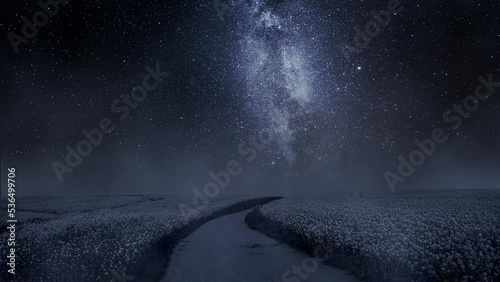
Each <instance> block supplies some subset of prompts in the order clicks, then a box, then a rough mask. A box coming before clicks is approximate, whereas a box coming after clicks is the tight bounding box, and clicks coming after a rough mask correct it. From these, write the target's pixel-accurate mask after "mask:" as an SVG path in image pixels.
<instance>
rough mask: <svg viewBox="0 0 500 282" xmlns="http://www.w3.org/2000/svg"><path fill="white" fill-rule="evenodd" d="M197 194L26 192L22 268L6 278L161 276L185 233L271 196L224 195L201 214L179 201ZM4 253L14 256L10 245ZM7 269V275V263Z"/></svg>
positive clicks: (20, 230)
mask: <svg viewBox="0 0 500 282" xmlns="http://www.w3.org/2000/svg"><path fill="white" fill-rule="evenodd" d="M191 201H192V196H181V195H172V196H149V195H148V196H100V197H86V198H50V199H49V198H25V199H23V198H18V199H17V201H16V204H17V213H16V216H17V219H18V227H17V230H16V235H17V242H16V244H18V246H17V248H18V250H16V255H17V256H18V260H17V259H16V260H17V262H18V264H17V266H16V275H15V279H12V277H14V276H8V277H5V278H0V281H123V280H124V279H125V280H126V279H129V278H131V277H134V279H135V280H136V281H138V280H141V281H142V280H145V279H147V280H148V281H149V280H156V278H158V277H161V276H162V272H163V271H164V270H165V269H166V266H167V264H168V257H169V255H170V252H171V250H172V248H173V246H174V245H175V243H176V242H177V241H178V240H179V239H181V238H182V237H183V236H185V235H186V234H188V233H189V232H191V231H192V230H194V229H195V228H196V227H198V226H199V225H201V224H203V223H204V222H206V221H208V220H210V219H212V218H214V217H217V216H220V215H222V214H225V213H228V212H232V211H234V210H244V209H248V208H250V207H251V206H252V205H255V204H260V203H265V202H267V201H268V200H266V199H258V198H254V197H234V196H233V197H229V196H220V197H218V198H216V199H214V200H212V202H211V203H210V205H209V206H207V207H206V208H204V209H203V210H202V211H201V212H200V213H197V214H190V215H189V216H186V215H182V214H181V213H180V211H179V208H178V205H179V204H180V203H190V202H191ZM1 204H2V207H5V206H6V202H5V201H2V203H1ZM5 221H6V219H5V218H2V219H1V224H2V229H1V232H2V233H0V235H1V237H2V241H3V242H5V240H6V238H7V233H6V228H5V226H4V225H5ZM0 253H1V256H2V258H5V257H6V253H7V250H6V244H1V245H0ZM2 261H3V259H2ZM0 268H1V269H2V271H1V272H2V275H3V274H6V271H5V270H4V269H3V268H5V264H4V263H2V266H1V267H0Z"/></svg>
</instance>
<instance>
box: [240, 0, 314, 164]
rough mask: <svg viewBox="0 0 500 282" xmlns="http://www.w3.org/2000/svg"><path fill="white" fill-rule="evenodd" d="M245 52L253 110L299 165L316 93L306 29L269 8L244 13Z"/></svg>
mask: <svg viewBox="0 0 500 282" xmlns="http://www.w3.org/2000/svg"><path fill="white" fill-rule="evenodd" d="M242 8H243V11H242V12H241V14H242V15H243V20H241V21H242V23H241V25H240V28H241V29H242V32H241V34H242V39H241V51H242V56H241V58H243V62H242V66H243V69H244V71H243V74H244V75H245V82H246V86H247V89H246V91H247V105H248V106H249V107H248V108H249V110H250V111H251V112H252V114H253V116H254V117H255V118H256V119H257V120H258V121H259V122H260V124H261V125H260V126H262V127H263V128H265V129H269V130H270V131H271V132H272V134H273V136H274V141H276V143H277V144H278V150H279V151H280V153H281V154H282V155H283V156H284V157H285V158H286V160H288V161H289V162H293V160H294V159H295V157H296V156H295V153H294V151H293V148H292V144H293V142H294V133H295V128H296V127H297V126H300V119H301V116H302V115H303V113H304V112H305V111H307V110H308V105H309V103H311V99H312V95H311V93H312V92H313V91H314V85H313V78H312V73H311V65H310V61H309V58H310V54H307V52H306V49H305V48H304V45H305V42H304V40H303V37H304V32H305V30H304V29H303V26H301V25H299V24H298V23H297V21H296V19H294V17H293V16H292V14H291V13H289V9H292V8H293V9H294V8H297V7H296V6H294V5H293V6H292V5H288V6H285V7H280V9H279V11H278V12H276V11H275V9H272V8H269V7H268V6H267V5H266V4H265V3H262V2H256V3H254V4H253V6H252V7H248V6H244V7H242Z"/></svg>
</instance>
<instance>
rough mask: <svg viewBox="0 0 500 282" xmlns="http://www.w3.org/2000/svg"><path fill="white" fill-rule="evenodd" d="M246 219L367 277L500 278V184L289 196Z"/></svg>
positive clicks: (275, 235) (309, 251) (396, 279)
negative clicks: (406, 191) (379, 194)
mask: <svg viewBox="0 0 500 282" xmlns="http://www.w3.org/2000/svg"><path fill="white" fill-rule="evenodd" d="M246 222H247V224H248V225H249V226H250V227H252V228H256V229H258V230H259V231H261V232H263V233H266V234H268V235H270V236H272V237H275V238H277V239H279V240H281V241H285V242H287V243H289V244H291V245H293V246H295V247H296V248H298V249H301V250H304V251H306V252H308V253H310V254H311V255H314V254H316V256H318V254H319V253H321V254H322V255H321V257H322V258H324V257H326V258H327V260H326V261H325V263H327V264H332V265H337V266H341V267H343V268H345V269H347V270H349V271H350V272H351V273H353V274H354V275H356V276H357V277H358V278H360V279H363V280H365V281H500V191H487V190H481V191H463V192H447V193H432V194H408V195H399V196H396V195H394V196H387V197H370V198H342V199H339V198H336V197H331V196H330V197H329V196H328V195H323V196H321V197H316V198H307V199H304V198H298V197H297V198H285V199H281V200H278V201H274V202H271V203H269V204H266V205H264V206H260V207H257V208H254V210H253V211H252V212H251V213H249V214H248V215H247V217H246ZM317 250H320V252H318V251H317ZM324 254H327V255H326V256H325V255H324ZM290 281H292V280H290Z"/></svg>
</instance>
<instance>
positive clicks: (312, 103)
mask: <svg viewBox="0 0 500 282" xmlns="http://www.w3.org/2000/svg"><path fill="white" fill-rule="evenodd" d="M388 2H389V1H381V0H375V1H360V0H357V1H324V0H323V1H320V0H311V1H305V0H291V1H271V0H269V1H265V0H263V1H257V0H252V1H250V0H240V1H233V2H231V1H222V0H221V1H215V2H214V1H176V0H169V1H159V0H156V1H128V0H123V1H113V0H112V1H81V0H70V1H69V2H68V3H67V4H65V5H62V4H61V5H60V10H59V11H58V13H57V14H56V15H55V16H54V17H53V18H50V20H49V22H48V24H47V25H46V26H44V27H40V28H39V32H38V33H37V34H36V35H35V36H34V37H33V38H32V39H30V40H29V42H28V43H26V44H20V45H19V52H18V53H16V52H14V51H13V48H12V46H11V43H10V41H9V39H8V36H7V35H8V34H9V33H10V32H14V33H17V34H22V33H21V28H22V27H23V24H24V23H23V21H22V17H23V16H25V17H27V18H28V19H32V17H33V15H34V14H35V13H36V12H37V11H39V10H41V8H40V6H38V4H37V1H31V0H30V1H8V2H6V3H4V4H3V6H2V10H1V11H0V31H1V34H2V36H3V39H2V40H1V41H0V42H1V43H0V89H1V90H2V93H1V98H0V129H1V131H0V132H1V133H0V134H1V136H0V137H1V139H0V141H1V154H0V164H1V169H2V173H4V171H6V168H7V167H12V166H14V167H16V168H17V170H18V181H19V185H20V187H22V188H19V193H20V194H21V195H54V194H58V195H59V194H71V195H76V194H86V193H179V192H186V191H191V189H192V188H193V187H202V186H203V185H204V184H205V183H207V182H208V181H210V178H209V176H208V175H209V172H210V171H215V172H217V171H220V170H223V169H225V167H226V164H227V163H228V161H230V160H236V161H238V162H239V163H240V164H241V166H242V168H243V172H242V173H241V175H238V176H236V177H234V179H232V180H231V183H230V186H229V187H228V188H226V189H227V192H228V193H232V192H234V193H240V192H242V193H262V194H282V195H288V194H296V193H309V192H328V191H337V190H346V189H347V190H383V191H387V190H388V188H387V184H386V180H385V178H384V177H383V173H384V171H387V170H393V171H394V170H396V169H397V165H398V155H403V156H408V154H409V153H410V152H411V151H412V150H414V149H415V148H416V146H415V144H414V139H416V138H420V139H425V138H429V137H430V135H431V132H432V130H433V129H434V128H437V127H441V128H446V129H447V134H448V135H449V140H448V141H447V142H446V143H445V144H440V145H439V146H438V148H437V150H436V153H435V154H433V155H432V156H431V157H430V158H429V159H428V160H427V161H426V162H425V163H424V164H423V165H422V166H421V167H419V168H418V169H417V171H416V173H415V174H414V175H413V176H412V177H411V178H410V179H408V180H407V181H406V182H405V183H404V184H401V188H400V189H452V188H456V189H463V188H498V185H497V183H498V181H499V180H500V179H499V176H498V170H499V168H500V145H499V144H500V142H499V141H500V124H499V123H498V120H499V118H500V107H499V105H500V104H499V103H500V98H499V97H498V96H499V95H492V96H491V97H490V98H489V99H488V100H487V101H484V102H481V105H480V107H479V109H478V110H477V111H475V112H474V113H473V114H472V117H471V118H469V119H466V120H464V124H463V126H462V127H461V128H459V129H458V130H456V131H454V130H448V128H449V125H447V124H446V123H445V122H443V119H442V115H443V112H445V111H446V110H447V109H450V108H452V107H453V104H454V103H456V102H457V101H461V100H463V99H464V98H465V97H467V96H469V95H471V94H473V93H474V89H475V87H476V86H477V85H478V83H479V82H478V80H477V77H478V76H479V75H483V76H487V75H488V74H494V73H496V74H497V75H496V76H495V77H497V78H500V47H499V46H500V21H499V20H500V4H499V3H498V2H497V1H493V0H490V1H487V0H481V1H471V0H468V1H431V2H429V1H423V0H415V1H401V6H402V7H403V8H404V9H403V10H402V12H401V13H399V14H397V15H392V17H391V22H390V23H389V25H388V26H387V27H384V28H383V29H382V30H381V32H380V34H379V35H378V36H376V37H374V38H372V39H371V42H370V43H369V45H368V46H367V47H366V48H363V50H362V52H360V53H357V54H354V55H352V56H351V58H350V59H349V60H348V59H347V58H346V57H345V56H344V54H343V52H342V48H341V46H342V44H343V43H347V44H350V45H354V37H355V35H356V31H355V27H360V28H361V29H364V27H365V25H366V23H368V22H369V21H372V20H373V17H372V16H371V15H370V12H371V11H380V10H382V9H387V7H388ZM214 3H215V6H214ZM215 7H217V8H215ZM157 65H159V66H160V69H161V70H162V71H164V72H168V73H169V76H168V77H166V78H164V79H163V81H162V83H161V84H160V85H159V87H158V88H157V89H155V90H153V91H151V92H150V93H149V94H148V96H147V98H146V99H145V100H144V101H142V102H141V103H139V105H138V106H137V108H135V109H133V110H131V113H130V116H129V117H128V118H126V119H124V120H121V121H120V122H117V124H116V130H115V131H113V132H112V133H110V134H107V135H105V138H104V140H103V142H102V144H100V145H99V146H97V147H95V148H94V149H93V151H92V153H91V154H90V155H89V156H87V157H84V158H83V162H82V164H81V165H80V166H78V167H77V168H75V169H74V171H73V172H71V173H67V174H64V181H62V182H59V181H58V179H57V177H56V176H55V174H54V170H53V168H52V166H51V165H52V163H53V162H54V161H58V162H61V163H64V156H65V155H66V153H67V151H66V149H65V148H66V146H70V147H73V148H74V147H75V146H76V144H77V143H78V142H79V141H81V140H84V136H83V135H82V133H81V131H82V130H91V129H93V128H97V127H98V125H99V121H100V120H102V119H103V118H110V119H113V120H117V114H116V113H113V112H112V111H111V108H110V105H111V104H112V103H113V101H114V100H116V99H118V98H120V95H123V94H129V93H130V91H131V89H132V88H133V87H134V86H136V85H140V84H141V83H142V79H143V76H144V75H145V74H146V73H147V72H146V67H148V66H149V67H150V68H153V69H154V68H155V67H156V66H157ZM498 80H500V79H497V81H498ZM497 92H498V93H500V90H499V91H497ZM263 131H265V132H267V133H269V134H270V136H272V137H271V140H270V142H269V143H266V146H264V148H262V150H261V151H260V150H257V153H256V154H255V156H254V158H252V160H251V161H248V160H247V157H248V155H245V154H242V153H241V148H240V146H241V144H242V142H245V143H244V144H245V146H248V144H249V143H251V142H250V141H249V140H251V139H252V138H253V136H258V135H259V133H260V132H263ZM245 148H246V147H245ZM4 186H5V185H4V184H3V183H2V187H3V188H5V187H4Z"/></svg>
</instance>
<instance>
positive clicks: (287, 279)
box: [162, 211, 358, 282]
mask: <svg viewBox="0 0 500 282" xmlns="http://www.w3.org/2000/svg"><path fill="white" fill-rule="evenodd" d="M247 213H248V211H244V212H239V213H235V214H231V215H226V216H223V217H220V218H218V219H215V220H213V221H210V222H208V223H206V224H204V225H203V226H201V227H200V228H199V229H197V230H196V231H195V232H194V233H192V234H191V235H190V236H188V237H187V238H186V239H184V240H182V241H181V242H180V243H179V244H178V245H177V246H176V248H175V250H174V252H173V254H172V257H171V261H170V264H169V268H168V269H167V274H166V276H165V277H164V278H163V280H162V281H168V282H194V281H196V282H199V281H204V282H211V281H214V282H233V281H245V282H257V281H258V282H265V281H283V282H300V281H335V282H343V281H358V280H356V279H355V278H354V277H352V276H351V275H349V274H348V273H347V272H345V271H343V270H340V269H336V268H333V267H331V266H326V265H322V264H321V263H320V264H318V265H317V267H316V269H315V270H314V264H310V268H307V267H308V264H306V265H305V267H306V269H304V268H302V267H301V268H300V269H299V270H298V271H296V274H294V273H293V271H294V269H293V266H294V265H295V266H297V267H298V266H301V265H302V263H303V262H304V260H305V259H308V258H310V257H309V256H307V255H306V254H304V253H301V252H299V251H297V250H295V249H293V248H291V247H289V246H288V245H286V244H282V243H280V242H278V241H276V240H274V239H272V238H270V237H267V236H266V235H263V234H262V233H260V232H258V231H256V230H252V229H250V228H248V226H247V225H246V223H245V216H246V214H247ZM308 261H309V262H310V261H311V259H309V260H308ZM306 270H309V272H307V271H306ZM287 271H288V272H287ZM285 272H287V273H286V274H285V275H284V273H285Z"/></svg>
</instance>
